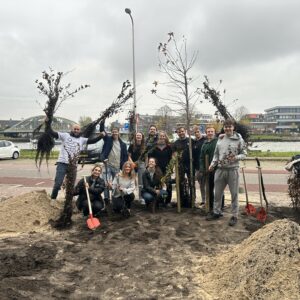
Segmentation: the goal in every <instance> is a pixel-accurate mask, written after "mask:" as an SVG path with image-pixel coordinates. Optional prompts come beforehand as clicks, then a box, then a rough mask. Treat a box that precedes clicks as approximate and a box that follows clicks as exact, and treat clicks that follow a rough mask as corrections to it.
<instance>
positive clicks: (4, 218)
mask: <svg viewBox="0 0 300 300" xmlns="http://www.w3.org/2000/svg"><path fill="white" fill-rule="evenodd" d="M50 201H51V200H50V198H49V197H48V196H47V193H46V191H45V190H42V191H34V192H30V193H26V194H23V195H19V196H16V197H14V198H9V199H7V200H5V201H2V202H1V205H0V216H1V218H0V234H7V233H24V232H32V231H40V230H43V229H45V227H47V226H48V222H49V220H50V219H55V218H57V217H58V215H59V212H60V205H59V203H56V204H55V205H51V203H50Z"/></svg>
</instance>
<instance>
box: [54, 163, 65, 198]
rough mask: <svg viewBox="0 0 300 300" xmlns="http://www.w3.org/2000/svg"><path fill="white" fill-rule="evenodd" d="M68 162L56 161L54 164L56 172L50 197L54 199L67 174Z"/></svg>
mask: <svg viewBox="0 0 300 300" xmlns="http://www.w3.org/2000/svg"><path fill="white" fill-rule="evenodd" d="M67 169H68V164H65V163H61V162H58V163H57V164H56V174H55V180H54V186H53V189H52V193H51V199H56V198H57V195H58V191H59V190H60V188H61V186H62V184H63V182H64V178H65V176H66V174H67Z"/></svg>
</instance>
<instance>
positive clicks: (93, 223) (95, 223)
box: [86, 215, 101, 230]
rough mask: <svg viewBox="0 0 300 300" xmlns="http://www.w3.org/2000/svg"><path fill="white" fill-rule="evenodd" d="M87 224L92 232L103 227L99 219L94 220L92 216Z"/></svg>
mask: <svg viewBox="0 0 300 300" xmlns="http://www.w3.org/2000/svg"><path fill="white" fill-rule="evenodd" d="M86 224H87V227H88V228H89V229H91V230H95V229H96V228H98V227H99V226H100V225H101V224H100V221H99V219H97V218H94V217H93V216H92V215H90V216H89V218H88V219H87V220H86Z"/></svg>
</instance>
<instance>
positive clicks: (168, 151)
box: [148, 145, 172, 174]
mask: <svg viewBox="0 0 300 300" xmlns="http://www.w3.org/2000/svg"><path fill="white" fill-rule="evenodd" d="M150 157H154V158H155V159H156V161H157V165H158V166H159V167H160V169H161V171H162V173H163V174H165V173H166V169H167V166H168V163H169V162H170V160H171V158H172V148H171V146H170V145H166V147H165V148H163V149H162V150H161V149H160V148H159V147H158V145H156V147H155V148H154V149H153V150H152V151H151V152H150V153H149V154H148V158H150Z"/></svg>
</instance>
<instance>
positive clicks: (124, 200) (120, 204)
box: [112, 193, 134, 212]
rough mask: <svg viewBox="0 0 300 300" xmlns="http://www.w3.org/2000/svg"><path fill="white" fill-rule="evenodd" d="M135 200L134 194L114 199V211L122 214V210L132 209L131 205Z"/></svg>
mask: <svg viewBox="0 0 300 300" xmlns="http://www.w3.org/2000/svg"><path fill="white" fill-rule="evenodd" d="M133 200H134V194H133V193H131V194H126V195H124V196H123V197H116V198H113V200H112V202H113V203H112V204H113V210H114V211H115V212H120V211H121V210H122V209H124V207H125V208H128V209H130V208H131V203H132V201H133Z"/></svg>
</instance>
